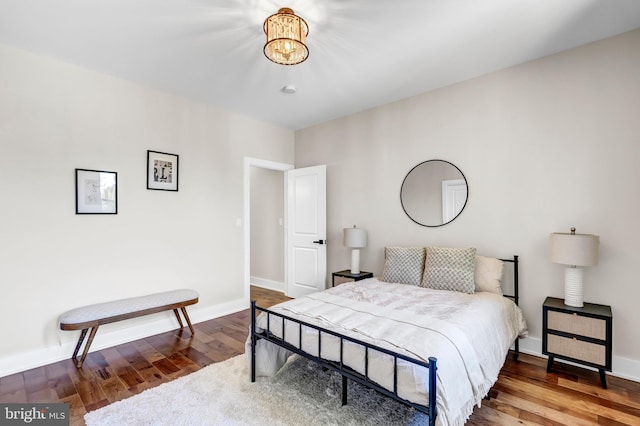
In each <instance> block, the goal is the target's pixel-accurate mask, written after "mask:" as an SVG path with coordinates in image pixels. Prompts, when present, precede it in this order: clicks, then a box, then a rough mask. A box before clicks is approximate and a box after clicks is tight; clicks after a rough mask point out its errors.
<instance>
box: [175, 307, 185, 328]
mask: <svg viewBox="0 0 640 426" xmlns="http://www.w3.org/2000/svg"><path fill="white" fill-rule="evenodd" d="M173 313H174V314H176V318H177V319H178V324H180V328H184V324H182V318H180V314H179V313H178V309H177V308H176V309H174V310H173Z"/></svg>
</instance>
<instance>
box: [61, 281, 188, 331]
mask: <svg viewBox="0 0 640 426" xmlns="http://www.w3.org/2000/svg"><path fill="white" fill-rule="evenodd" d="M187 301H192V303H196V302H197V301H198V292H197V291H195V290H190V289H182V290H173V291H166V292H163V293H155V294H149V295H146V296H139V297H132V298H129V299H121V300H114V301H111V302H104V303H97V304H95V305H88V306H83V307H81V308H76V309H72V310H70V311H68V312H65V313H64V314H62V315H61V316H60V319H59V321H60V328H62V329H63V330H64V329H67V330H69V329H78V328H76V327H73V326H74V325H83V328H84V327H88V326H91V324H90V323H92V322H97V323H101V322H100V320H102V319H106V318H113V317H122V316H126V315H127V314H131V313H134V312H142V311H148V310H152V309H154V308H158V307H161V306H168V305H173V304H179V303H183V302H187ZM190 304H191V303H190Z"/></svg>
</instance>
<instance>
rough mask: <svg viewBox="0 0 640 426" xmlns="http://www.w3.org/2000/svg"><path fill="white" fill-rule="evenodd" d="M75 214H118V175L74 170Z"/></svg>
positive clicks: (98, 171)
mask: <svg viewBox="0 0 640 426" xmlns="http://www.w3.org/2000/svg"><path fill="white" fill-rule="evenodd" d="M76 214H118V173H116V172H105V171H102V170H87V169H76Z"/></svg>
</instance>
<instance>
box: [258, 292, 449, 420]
mask: <svg viewBox="0 0 640 426" xmlns="http://www.w3.org/2000/svg"><path fill="white" fill-rule="evenodd" d="M260 312H264V313H265V314H266V315H267V328H266V329H263V330H261V331H258V329H257V326H256V317H257V314H259V313H260ZM271 316H276V317H278V318H280V319H281V320H282V328H281V330H280V331H281V336H282V337H278V336H276V335H275V334H274V333H272V331H271ZM287 322H289V323H293V324H297V331H298V333H299V335H298V346H295V345H293V344H291V343H289V342H287V341H286V340H285V324H286V323H287ZM302 327H308V328H311V329H314V330H316V331H317V332H318V356H315V355H312V354H309V353H307V352H305V351H303V350H302ZM323 334H327V335H331V336H334V337H336V338H338V339H339V340H340V360H339V361H332V360H328V359H324V358H322V335H323ZM260 339H263V340H267V341H269V342H271V343H273V344H275V345H278V346H280V347H282V348H284V349H287V350H289V351H291V352H293V353H296V354H298V355H300V356H303V357H305V358H307V359H310V360H312V361H314V362H316V363H318V364H319V365H320V366H322V367H324V368H327V369H330V370H332V371H336V372H338V373H339V374H340V375H341V376H342V405H345V404H347V383H348V379H351V380H353V381H355V382H358V383H360V384H362V385H364V386H366V387H368V388H371V389H374V390H376V391H377V392H380V393H381V394H383V395H385V396H387V397H389V398H393V399H394V400H396V401H399V402H401V403H403V404H405V405H408V406H410V407H413V408H415V409H416V410H417V411H419V412H422V413H425V414H426V415H427V416H428V417H429V425H430V426H433V425H435V419H436V416H437V409H436V370H437V367H436V362H437V360H436V358H434V357H430V358H429V361H428V362H424V361H421V360H419V359H416V358H411V357H408V356H405V355H403V354H399V353H396V352H393V351H391V350H388V349H385V348H381V347H379V346H376V345H372V344H370V343H367V342H363V341H361V340H358V339H354V338H352V337H349V336H345V335H343V334H340V333H337V332H335V331H331V330H327V329H325V328H322V327H319V326H317V325H314V324H310V323H307V322H304V321H300V320H298V319H295V318H291V317H289V316H286V315H283V314H280V313H277V312H274V311H271V310H269V309H265V308H261V307H259V306H256V302H255V301H252V302H251V381H252V382H255V379H256V343H257V341H258V340H260ZM345 342H350V343H354V344H356V345H359V346H361V347H363V348H364V351H365V361H364V374H361V373H359V372H357V371H355V370H354V369H352V368H350V367H348V366H347V365H345V363H344V360H343V355H344V343H345ZM370 351H377V352H380V353H383V354H386V355H389V356H391V357H393V390H392V391H391V390H388V389H385V388H384V387H382V386H380V385H379V384H377V383H376V382H374V381H372V380H371V379H370V378H369V352H370ZM398 360H403V361H406V362H408V363H411V364H415V365H417V366H420V367H424V368H427V369H428V371H429V380H428V392H429V396H428V405H426V406H425V405H421V404H416V403H413V402H411V401H408V400H406V399H403V398H401V397H400V396H399V395H398Z"/></svg>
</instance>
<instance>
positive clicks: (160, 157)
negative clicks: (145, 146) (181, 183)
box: [147, 151, 178, 191]
mask: <svg viewBox="0 0 640 426" xmlns="http://www.w3.org/2000/svg"><path fill="white" fill-rule="evenodd" d="M147 189H158V190H161V191H177V190H178V156H177V155H176V154H167V153H166V152H157V151H147Z"/></svg>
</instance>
